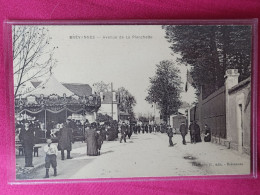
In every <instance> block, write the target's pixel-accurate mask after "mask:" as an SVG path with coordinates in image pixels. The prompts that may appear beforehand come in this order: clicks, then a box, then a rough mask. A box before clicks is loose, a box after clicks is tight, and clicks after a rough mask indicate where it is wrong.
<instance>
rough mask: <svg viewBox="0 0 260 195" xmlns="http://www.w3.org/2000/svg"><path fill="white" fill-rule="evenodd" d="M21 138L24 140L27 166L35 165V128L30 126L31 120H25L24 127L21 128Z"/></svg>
mask: <svg viewBox="0 0 260 195" xmlns="http://www.w3.org/2000/svg"><path fill="white" fill-rule="evenodd" d="M19 139H20V141H21V142H22V146H23V148H24V156H25V167H33V164H32V160H33V146H34V139H35V137H34V130H33V128H32V126H29V122H28V121H25V122H24V127H22V128H21V131H20V135H19Z"/></svg>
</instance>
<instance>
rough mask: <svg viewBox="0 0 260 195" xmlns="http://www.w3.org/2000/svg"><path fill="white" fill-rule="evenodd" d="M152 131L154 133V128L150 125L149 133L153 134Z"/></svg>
mask: <svg viewBox="0 0 260 195" xmlns="http://www.w3.org/2000/svg"><path fill="white" fill-rule="evenodd" d="M152 131H153V126H152V125H149V133H152Z"/></svg>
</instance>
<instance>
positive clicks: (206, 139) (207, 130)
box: [204, 124, 211, 142]
mask: <svg viewBox="0 0 260 195" xmlns="http://www.w3.org/2000/svg"><path fill="white" fill-rule="evenodd" d="M210 141H211V131H210V128H209V126H208V125H207V124H205V135H204V142H210Z"/></svg>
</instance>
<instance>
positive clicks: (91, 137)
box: [86, 123, 98, 156]
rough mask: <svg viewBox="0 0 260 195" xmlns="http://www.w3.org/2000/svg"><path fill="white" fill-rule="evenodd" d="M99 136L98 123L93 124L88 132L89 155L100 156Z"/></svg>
mask: <svg viewBox="0 0 260 195" xmlns="http://www.w3.org/2000/svg"><path fill="white" fill-rule="evenodd" d="M97 138H98V134H97V132H96V123H92V124H91V127H90V128H89V129H87V131H86V141H87V155H88V156H97V155H98V146H97V145H98V144H97Z"/></svg>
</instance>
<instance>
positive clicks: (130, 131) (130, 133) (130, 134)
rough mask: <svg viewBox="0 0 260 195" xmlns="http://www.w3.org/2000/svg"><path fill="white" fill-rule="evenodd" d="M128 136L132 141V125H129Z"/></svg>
mask: <svg viewBox="0 0 260 195" xmlns="http://www.w3.org/2000/svg"><path fill="white" fill-rule="evenodd" d="M127 127H128V128H127V136H128V138H129V139H130V138H131V136H132V134H133V129H132V128H133V127H132V125H127Z"/></svg>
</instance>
